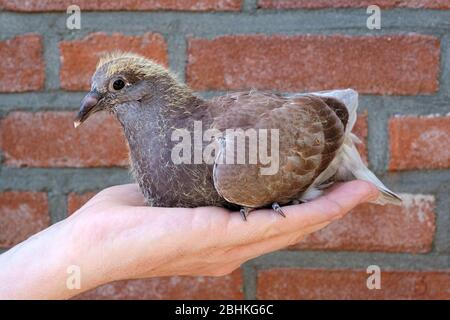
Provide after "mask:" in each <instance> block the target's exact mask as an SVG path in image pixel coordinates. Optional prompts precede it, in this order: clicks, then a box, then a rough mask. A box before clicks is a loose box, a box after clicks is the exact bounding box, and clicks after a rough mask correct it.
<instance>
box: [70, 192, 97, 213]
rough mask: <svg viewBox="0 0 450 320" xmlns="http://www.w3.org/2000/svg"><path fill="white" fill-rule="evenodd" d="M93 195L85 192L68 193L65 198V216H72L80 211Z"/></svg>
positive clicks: (93, 193)
mask: <svg viewBox="0 0 450 320" xmlns="http://www.w3.org/2000/svg"><path fill="white" fill-rule="evenodd" d="M94 195H95V192H86V193H82V194H79V193H75V192H71V193H69V195H68V196H67V214H72V213H74V212H75V211H77V210H78V209H80V208H81V207H82V206H83V205H84V204H85V203H86V202H88V201H89V200H90V199H91V198H92V197H93V196H94Z"/></svg>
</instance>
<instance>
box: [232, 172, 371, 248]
mask: <svg viewBox="0 0 450 320" xmlns="http://www.w3.org/2000/svg"><path fill="white" fill-rule="evenodd" d="M377 195H378V191H377V189H376V188H375V187H374V186H373V185H372V184H370V183H368V182H365V181H359V180H356V181H351V182H347V183H343V184H342V185H340V186H338V187H337V188H336V189H335V190H332V191H331V192H330V193H328V194H326V195H325V196H322V197H319V198H317V199H315V200H313V201H311V202H308V203H304V204H301V205H293V206H286V207H283V211H284V213H285V214H286V216H287V218H286V219H283V218H281V217H279V216H278V215H276V214H274V212H273V210H266V209H265V210H257V211H255V212H252V214H251V215H250V217H249V218H248V219H247V222H245V223H243V222H242V219H241V217H240V215H239V213H233V214H232V217H230V221H229V223H228V224H227V234H228V236H229V240H230V242H231V243H235V244H243V243H248V242H257V241H261V240H264V239H268V238H271V237H273V236H276V235H281V234H284V233H292V232H294V231H299V230H301V229H303V228H306V227H309V226H313V225H316V224H320V223H325V222H330V221H333V220H335V219H338V218H340V217H342V216H343V215H344V214H345V213H347V212H348V211H350V210H351V209H352V208H354V207H355V206H356V205H358V204H359V203H362V202H365V201H367V200H369V199H373V198H374V197H376V196H377Z"/></svg>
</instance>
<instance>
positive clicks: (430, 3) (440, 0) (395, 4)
mask: <svg viewBox="0 0 450 320" xmlns="http://www.w3.org/2000/svg"><path fill="white" fill-rule="evenodd" d="M370 5H378V6H379V7H380V8H384V9H390V8H426V9H449V8H450V0H259V1H258V6H259V7H260V8H265V9H296V8H298V9H300V8H302V9H325V8H365V7H368V6H370Z"/></svg>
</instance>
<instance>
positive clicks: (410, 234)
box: [291, 194, 436, 253]
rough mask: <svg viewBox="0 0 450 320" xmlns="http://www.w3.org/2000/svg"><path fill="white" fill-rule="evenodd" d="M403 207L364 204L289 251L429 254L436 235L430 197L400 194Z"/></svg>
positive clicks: (433, 207)
mask: <svg viewBox="0 0 450 320" xmlns="http://www.w3.org/2000/svg"><path fill="white" fill-rule="evenodd" d="M402 199H403V206H402V207H398V206H394V205H387V206H379V205H374V204H363V205H360V206H358V207H356V208H355V209H353V210H352V211H351V212H350V213H349V214H347V215H346V216H345V217H344V218H342V219H341V220H338V221H335V222H333V223H331V224H330V225H329V226H327V227H326V228H324V229H322V230H320V231H318V232H315V233H313V234H310V235H309V236H307V237H306V238H305V239H303V240H302V242H300V243H299V244H297V245H295V246H292V247H291V249H314V250H315V249H320V250H323V249H325V250H341V251H383V252H411V253H419V252H420V253H422V252H429V251H430V250H431V247H432V243H433V239H434V234H435V229H436V226H435V220H436V216H435V213H434V209H435V199H434V197H433V196H423V195H410V194H403V195H402Z"/></svg>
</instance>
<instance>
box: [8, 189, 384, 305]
mask: <svg viewBox="0 0 450 320" xmlns="http://www.w3.org/2000/svg"><path fill="white" fill-rule="evenodd" d="M377 196H378V191H377V189H376V188H375V187H374V186H372V185H371V184H369V183H367V182H364V181H352V182H347V183H343V184H340V185H338V186H335V187H333V188H332V189H331V190H330V191H328V192H327V193H326V194H325V195H324V196H322V197H320V198H318V199H316V200H313V201H311V202H308V203H305V204H301V205H293V206H285V207H283V211H284V213H285V214H286V216H287V217H286V218H283V217H281V216H280V215H278V214H276V213H275V212H274V211H273V210H269V209H262V210H256V211H253V212H251V214H250V215H249V217H248V219H247V221H243V220H242V218H241V216H240V214H239V212H230V211H228V210H226V209H223V208H216V207H202V208H194V209H186V208H158V207H153V208H150V207H146V206H144V198H143V196H142V194H141V192H140V191H139V189H138V187H137V185H134V184H129V185H121V186H115V187H111V188H108V189H105V190H103V191H101V192H100V193H99V194H97V195H96V196H94V197H93V198H92V199H91V200H89V201H88V202H87V203H86V204H85V205H84V206H83V207H82V208H81V209H79V210H78V211H77V212H76V213H74V214H73V215H71V216H70V217H69V218H67V219H66V220H64V221H63V222H62V223H60V224H57V225H54V226H52V227H51V228H49V229H48V230H47V231H44V232H43V233H44V234H43V235H41V236H40V238H41V239H44V240H41V241H42V242H44V243H46V242H49V241H52V242H56V243H58V244H59V246H62V247H64V248H65V249H64V252H65V254H53V256H56V257H60V259H58V258H53V259H51V260H60V261H58V262H54V263H57V264H58V266H59V267H52V266H49V267H48V268H47V269H48V270H53V273H55V272H56V273H58V274H59V273H61V272H64V274H63V276H64V277H61V279H66V278H67V273H65V270H66V268H67V266H69V265H76V266H79V268H80V272H81V279H82V281H81V290H78V291H67V290H64V289H62V287H63V284H64V286H65V280H64V282H63V283H61V284H60V285H59V286H58V288H59V289H58V290H55V289H51V288H50V287H51V286H49V288H48V289H47V291H52V290H53V291H57V293H56V294H55V292H53V293H48V294H47V295H46V294H45V291H46V290H42V288H40V293H39V294H40V295H41V296H40V297H41V298H42V295H44V298H48V297H53V298H55V297H56V298H67V297H70V296H71V295H75V294H78V293H80V292H82V291H85V290H89V289H91V288H94V287H96V286H98V285H101V284H104V283H108V282H111V281H115V280H122V279H137V278H146V277H161V276H172V275H190V276H196V275H203V276H221V275H225V274H228V273H230V272H232V271H233V270H235V269H236V268H238V267H239V266H240V265H241V264H242V263H244V262H246V261H248V260H250V259H252V258H255V257H257V256H260V255H262V254H265V253H268V252H272V251H275V250H279V249H282V248H285V247H287V246H289V245H292V244H295V243H297V242H299V241H300V240H301V239H302V238H303V237H304V236H306V235H307V234H309V233H312V232H315V231H317V230H319V229H322V228H324V227H325V226H326V225H328V224H329V223H330V222H332V221H334V220H336V219H339V218H341V217H342V216H343V215H345V214H346V213H347V212H348V211H349V210H351V209H352V208H353V207H355V206H356V205H358V204H359V203H362V202H365V201H369V200H374V199H376V198H377ZM57 228H59V229H60V230H58V229H57ZM52 229H53V230H52ZM45 232H47V233H50V234H52V235H53V236H52V237H51V238H53V239H50V237H47V238H48V239H47V240H45V238H46V237H45ZM55 237H56V238H57V239H54V238H55ZM58 239H59V240H58ZM27 241H28V240H27ZM22 246H26V242H24V243H23V244H22ZM55 250H57V249H55ZM22 251H24V250H22ZM25 251H26V250H25ZM37 251H38V249H37V250H36V249H35V250H33V252H37ZM7 253H8V252H7ZM7 253H6V254H7ZM19 253H20V250H19ZM6 254H4V255H6ZM22 254H23V253H22ZM30 254H31V253H30ZM0 258H3V257H1V256H0ZM1 265H2V262H1V259H0V266H1ZM0 270H1V268H0ZM58 279H59V278H58V277H53V281H59V282H61V281H62V280H58ZM0 280H1V272H0ZM23 287H26V285H24V286H23ZM43 291H44V292H43ZM27 292H28V294H30V292H33V290H28V291H27ZM0 296H1V290H0ZM22 297H23V296H22Z"/></svg>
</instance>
